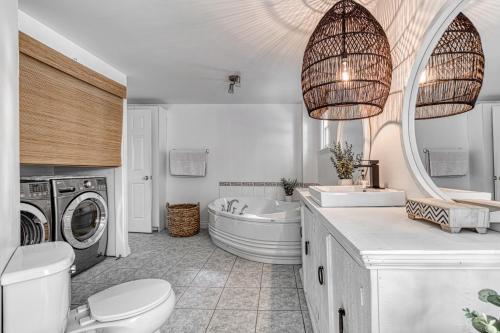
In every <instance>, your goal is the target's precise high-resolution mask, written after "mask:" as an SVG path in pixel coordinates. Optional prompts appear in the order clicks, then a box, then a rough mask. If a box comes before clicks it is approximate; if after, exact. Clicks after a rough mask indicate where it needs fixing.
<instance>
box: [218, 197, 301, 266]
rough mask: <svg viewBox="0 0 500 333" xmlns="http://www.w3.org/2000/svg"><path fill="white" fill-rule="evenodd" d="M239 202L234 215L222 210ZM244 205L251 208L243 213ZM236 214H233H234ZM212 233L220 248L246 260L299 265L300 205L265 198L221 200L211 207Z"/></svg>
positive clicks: (235, 206) (235, 205)
mask: <svg viewBox="0 0 500 333" xmlns="http://www.w3.org/2000/svg"><path fill="white" fill-rule="evenodd" d="M233 199H236V200H238V201H239V202H235V203H234V204H233V205H232V207H234V208H235V209H231V212H226V211H223V210H222V207H223V206H224V208H227V207H228V202H229V201H230V200H233ZM244 205H248V208H246V209H245V210H244V211H243V214H240V213H241V210H242V208H243V207H244ZM233 211H234V214H233ZM208 212H209V224H208V228H209V232H210V237H211V238H212V241H213V242H214V243H215V244H216V245H217V246H219V247H220V248H222V249H224V250H226V251H228V252H231V253H233V254H236V255H238V256H240V257H243V258H245V259H249V260H254V261H260V262H264V263H271V264H300V263H301V242H300V204H299V203H296V202H283V201H276V200H271V199H266V198H255V197H238V198H221V199H217V200H215V201H213V202H212V203H210V204H209V205H208Z"/></svg>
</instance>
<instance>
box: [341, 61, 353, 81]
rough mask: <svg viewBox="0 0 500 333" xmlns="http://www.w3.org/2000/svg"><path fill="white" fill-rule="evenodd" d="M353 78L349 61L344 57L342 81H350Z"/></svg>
mask: <svg viewBox="0 0 500 333" xmlns="http://www.w3.org/2000/svg"><path fill="white" fill-rule="evenodd" d="M350 79H351V77H350V75H349V63H348V62H347V58H344V59H342V81H349V80H350Z"/></svg>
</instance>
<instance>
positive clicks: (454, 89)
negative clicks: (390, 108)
mask: <svg viewBox="0 0 500 333" xmlns="http://www.w3.org/2000/svg"><path fill="white" fill-rule="evenodd" d="M422 75H423V76H422V78H421V83H420V85H419V90H418V97H417V109H416V111H415V119H430V118H441V117H448V116H453V115H456V114H460V113H464V112H467V111H470V110H472V109H473V108H474V105H475V104H476V101H477V98H478V96H479V92H480V91H481V87H482V85H483V76H484V53H483V47H482V44H481V37H480V36H479V32H478V31H477V29H476V28H475V27H474V25H473V24H472V22H471V21H470V20H469V19H468V18H467V17H466V16H465V15H464V14H462V13H460V14H459V15H458V16H457V17H456V18H455V20H453V22H452V23H451V24H450V26H449V27H448V29H447V30H446V31H445V33H444V34H443V36H442V37H441V39H440V40H439V42H438V44H437V46H436V48H435V49H434V51H433V52H432V55H431V58H430V59H429V62H428V64H427V67H426V68H425V72H424V74H422Z"/></svg>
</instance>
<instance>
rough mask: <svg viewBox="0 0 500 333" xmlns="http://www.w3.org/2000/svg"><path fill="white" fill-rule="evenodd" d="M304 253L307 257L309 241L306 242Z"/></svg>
mask: <svg viewBox="0 0 500 333" xmlns="http://www.w3.org/2000/svg"><path fill="white" fill-rule="evenodd" d="M304 251H305V252H306V256H307V255H308V254H309V241H306V244H305V249H304Z"/></svg>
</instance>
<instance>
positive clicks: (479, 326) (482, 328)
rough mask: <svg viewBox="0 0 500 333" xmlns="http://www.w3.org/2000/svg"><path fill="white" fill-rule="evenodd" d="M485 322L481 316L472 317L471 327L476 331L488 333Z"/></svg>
mask: <svg viewBox="0 0 500 333" xmlns="http://www.w3.org/2000/svg"><path fill="white" fill-rule="evenodd" d="M486 324H487V323H486V322H485V321H484V320H483V319H482V318H481V317H476V318H474V319H472V327H474V328H475V329H476V331H478V332H481V333H488V331H487V330H486Z"/></svg>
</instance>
